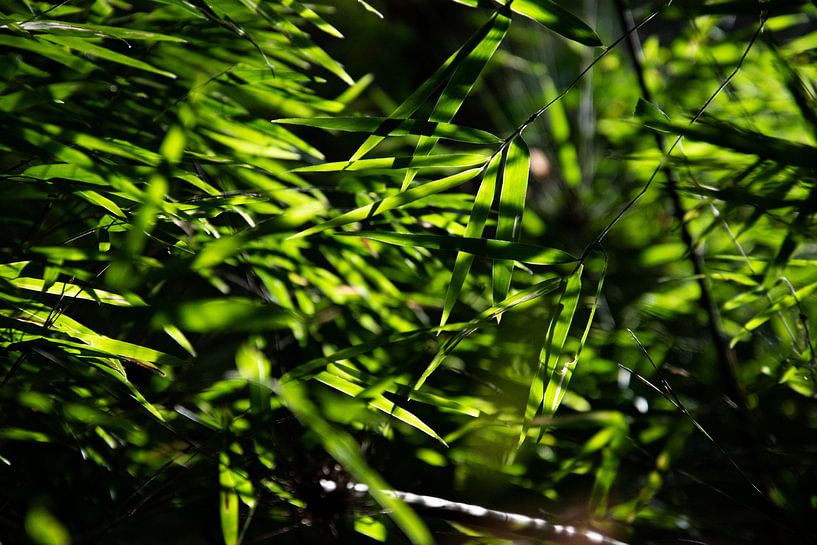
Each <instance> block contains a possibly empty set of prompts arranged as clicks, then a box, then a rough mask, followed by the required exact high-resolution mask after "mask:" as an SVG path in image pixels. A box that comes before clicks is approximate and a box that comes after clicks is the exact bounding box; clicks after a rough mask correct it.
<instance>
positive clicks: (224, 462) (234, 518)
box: [218, 452, 238, 545]
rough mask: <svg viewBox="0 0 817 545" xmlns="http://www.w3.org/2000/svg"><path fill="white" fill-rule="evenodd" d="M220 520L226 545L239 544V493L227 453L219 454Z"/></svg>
mask: <svg viewBox="0 0 817 545" xmlns="http://www.w3.org/2000/svg"><path fill="white" fill-rule="evenodd" d="M218 461H219V464H218V484H219V487H220V490H219V495H218V499H219V519H220V520H221V535H222V536H223V537H224V545H237V543H238V493H237V492H236V490H235V489H236V480H235V478H234V476H233V471H232V470H231V469H230V457H229V455H228V454H227V453H226V452H221V453H219V458H218Z"/></svg>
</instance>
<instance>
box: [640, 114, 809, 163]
mask: <svg viewBox="0 0 817 545" xmlns="http://www.w3.org/2000/svg"><path fill="white" fill-rule="evenodd" d="M644 123H645V125H647V126H648V127H650V128H653V129H659V130H666V131H669V132H672V133H675V134H680V135H682V136H685V137H686V138H689V139H691V140H698V141H701V142H706V143H709V144H712V145H714V146H719V147H723V148H727V149H730V150H733V151H736V152H738V153H743V154H750V155H756V156H758V157H760V158H762V159H768V160H770V161H774V162H778V163H783V164H787V165H792V166H799V167H806V168H814V167H817V148H816V147H814V146H810V145H808V144H804V143H800V142H795V141H792V140H785V139H782V138H776V137H774V136H768V135H766V134H762V133H759V132H756V131H750V130H747V129H742V128H740V127H736V126H735V125H733V124H731V123H728V122H726V121H722V120H719V119H715V118H712V117H709V116H704V117H702V118H701V119H699V120H698V121H697V122H696V123H695V124H694V125H680V124H674V123H670V122H668V121H662V120H660V119H658V118H651V119H646V120H644Z"/></svg>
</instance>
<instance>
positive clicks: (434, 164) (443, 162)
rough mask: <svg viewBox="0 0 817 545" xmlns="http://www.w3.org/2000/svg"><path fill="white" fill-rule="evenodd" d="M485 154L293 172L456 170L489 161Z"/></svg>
mask: <svg viewBox="0 0 817 545" xmlns="http://www.w3.org/2000/svg"><path fill="white" fill-rule="evenodd" d="M488 157H489V156H488V155H486V154H483V153H452V154H441V155H426V156H411V157H381V158H378V159H361V160H359V161H338V162H335V163H323V164H320V165H311V166H307V167H300V168H296V169H293V170H292V172H337V171H345V172H352V171H358V170H384V171H393V170H399V169H403V168H455V167H473V166H477V165H481V164H483V163H485V162H486V161H487V160H488Z"/></svg>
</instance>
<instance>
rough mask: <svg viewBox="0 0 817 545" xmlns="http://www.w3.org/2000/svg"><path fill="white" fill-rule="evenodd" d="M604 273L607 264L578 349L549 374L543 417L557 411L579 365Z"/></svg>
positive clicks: (598, 298)
mask: <svg viewBox="0 0 817 545" xmlns="http://www.w3.org/2000/svg"><path fill="white" fill-rule="evenodd" d="M606 271H607V264H606V263H605V267H604V271H602V273H601V278H600V279H599V283H598V286H597V288H596V297H595V299H594V300H593V306H592V307H591V309H590V316H589V317H588V318H587V324H586V325H585V326H584V333H582V338H581V340H580V341H579V349H578V350H577V351H576V355H575V356H574V357H573V359H572V360H571V361H562V362H561V363H560V364H559V363H557V368H554V370H553V373H552V374H551V377H550V380H549V381H548V385H547V388H546V389H545V397H544V401H543V404H542V415H543V416H546V417H547V416H553V415H554V414H555V413H556V409H558V408H559V405H560V404H561V403H562V399H564V396H565V393H566V392H567V386H568V385H569V384H570V379H571V377H572V376H573V371H574V370H575V369H576V366H577V365H578V364H579V358H580V357H581V354H582V350H583V349H584V345H585V343H586V342H587V337H588V335H589V334H590V328H591V327H592V325H593V318H594V317H595V315H596V309H597V308H598V304H599V300H600V299H601V293H602V289H603V287H604V277H605V275H606Z"/></svg>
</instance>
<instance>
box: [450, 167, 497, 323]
mask: <svg viewBox="0 0 817 545" xmlns="http://www.w3.org/2000/svg"><path fill="white" fill-rule="evenodd" d="M501 164H502V156H501V155H500V154H497V155H495V156H494V158H493V159H492V160H491V162H490V164H489V165H488V169H487V170H486V172H485V176H484V177H483V178H482V183H481V184H480V186H479V191H477V196H476V197H475V198H474V206H473V207H472V208H471V216H470V217H469V218H468V225H467V226H466V227H465V233H464V236H465V237H467V238H481V237H482V232H483V230H484V229H485V223H486V222H487V221H488V214H489V213H490V211H491V205H492V204H493V202H494V196H495V195H496V185H497V182H498V181H499V169H500V166H501ZM473 262H474V255H473V254H469V253H466V252H463V251H462V250H460V251H459V252H457V260H456V261H455V262H454V270H453V271H452V272H451V280H450V281H449V283H448V288H447V289H446V292H445V302H444V303H443V312H442V317H441V318H440V325H441V326H443V325H445V323H446V322H447V321H448V317H449V316H450V315H451V311H452V310H453V309H454V304H455V303H456V302H457V299H458V298H459V295H460V292H461V291H462V286H463V284H465V279H466V278H467V277H468V272H469V271H470V270H471V264H472V263H473Z"/></svg>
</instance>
